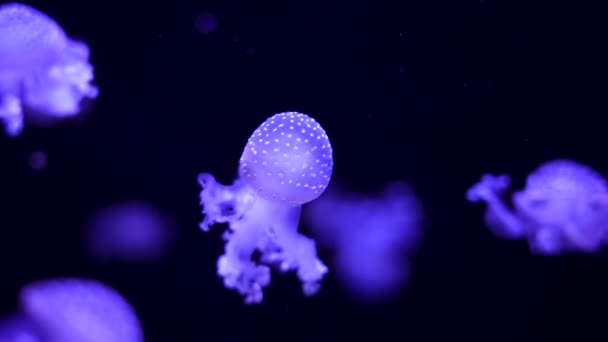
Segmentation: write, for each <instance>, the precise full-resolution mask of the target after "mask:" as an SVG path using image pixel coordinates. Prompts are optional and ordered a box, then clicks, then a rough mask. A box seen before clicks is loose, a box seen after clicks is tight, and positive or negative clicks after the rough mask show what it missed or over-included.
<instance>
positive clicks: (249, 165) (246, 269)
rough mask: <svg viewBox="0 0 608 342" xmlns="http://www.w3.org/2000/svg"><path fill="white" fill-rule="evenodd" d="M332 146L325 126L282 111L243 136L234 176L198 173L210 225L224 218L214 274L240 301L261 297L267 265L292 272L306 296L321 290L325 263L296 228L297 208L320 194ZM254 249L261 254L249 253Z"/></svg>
mask: <svg viewBox="0 0 608 342" xmlns="http://www.w3.org/2000/svg"><path fill="white" fill-rule="evenodd" d="M332 168H333V156H332V149H331V145H330V143H329V138H328V137H327V135H326V134H325V131H324V130H323V128H322V127H321V125H319V124H318V123H317V122H316V121H315V120H314V119H313V118H311V117H309V116H307V115H305V114H301V113H297V112H287V113H280V114H276V115H274V116H272V117H270V118H268V119H267V120H266V121H265V122H264V123H263V124H262V125H261V126H260V127H258V128H257V129H256V130H255V131H254V132H253V134H252V135H251V137H250V138H249V141H248V142H247V145H246V146H245V149H244V151H243V154H242V156H241V159H240V163H239V178H238V179H237V180H235V182H234V183H233V184H232V185H228V186H227V185H222V184H220V183H218V182H217V181H216V180H215V178H214V177H213V176H212V175H211V174H208V173H203V174H200V175H199V177H198V181H199V183H200V185H201V186H202V188H203V190H202V192H201V196H200V197H201V205H202V206H203V214H204V215H205V218H204V220H203V222H202V223H201V225H200V227H201V229H203V231H208V230H209V228H210V226H212V225H214V224H216V223H228V225H229V229H228V231H227V232H226V233H225V234H224V240H225V241H226V246H225V253H224V255H222V256H221V257H220V258H219V260H218V263H217V265H218V274H219V275H220V276H221V277H222V278H224V285H225V286H226V287H227V288H231V289H235V290H237V291H238V292H239V293H240V294H241V295H243V296H244V297H245V303H247V304H253V303H260V302H261V301H262V299H263V293H262V289H263V287H265V286H267V285H268V284H269V283H270V269H269V267H268V266H267V265H270V266H276V267H277V268H278V269H279V270H280V271H282V272H287V271H291V270H295V271H296V272H297V275H298V277H299V278H300V280H301V281H302V290H303V292H304V294H305V295H307V296H312V295H314V294H316V293H317V292H318V290H319V288H320V282H321V280H322V278H323V276H324V275H325V273H327V267H326V266H325V265H324V264H323V262H321V260H319V258H318V257H317V252H316V246H315V242H314V241H313V240H312V239H309V238H307V237H305V236H304V235H301V234H299V233H298V223H299V221H300V212H301V206H302V205H303V204H305V203H308V202H311V201H313V200H314V199H316V198H317V197H319V196H320V195H321V194H322V193H323V191H324V190H325V188H326V187H327V185H328V184H329V180H330V178H331V173H332ZM255 251H258V252H260V254H261V256H260V258H259V260H258V261H257V262H256V261H254V260H253V259H252V256H253V254H254V252H255Z"/></svg>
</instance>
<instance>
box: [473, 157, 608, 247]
mask: <svg viewBox="0 0 608 342" xmlns="http://www.w3.org/2000/svg"><path fill="white" fill-rule="evenodd" d="M510 182H511V181H510V178H509V177H508V176H506V175H501V176H494V175H490V174H486V175H484V176H483V177H482V178H481V181H480V182H479V183H477V184H475V185H474V186H473V187H471V188H470V189H469V191H468V192H467V199H468V200H469V201H471V202H485V203H486V204H487V210H486V214H485V221H486V224H487V225H488V226H489V227H490V229H491V230H492V231H494V233H495V234H497V235H498V236H500V237H503V238H507V239H520V238H526V239H528V244H529V246H530V249H531V251H532V252H533V253H537V254H543V255H555V254H559V253H563V252H568V251H570V252H587V253H590V252H595V251H597V250H599V249H600V248H601V247H602V245H603V244H604V243H605V242H606V238H607V231H608V185H607V183H606V181H605V180H604V178H602V176H601V175H600V174H599V173H597V172H596V171H594V170H593V169H591V168H589V167H587V166H585V165H581V164H579V163H577V162H574V161H570V160H554V161H550V162H547V163H545V164H543V165H541V166H540V167H539V168H538V169H536V170H535V171H534V172H532V173H531V174H530V175H529V176H528V178H527V180H526V187H525V188H524V189H523V190H521V191H518V192H515V193H514V194H513V197H512V204H513V205H512V206H510V205H509V204H507V203H505V202H504V201H503V200H502V198H501V196H502V195H504V194H505V193H506V192H507V190H508V188H509V185H510Z"/></svg>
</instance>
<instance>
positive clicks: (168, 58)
mask: <svg viewBox="0 0 608 342" xmlns="http://www.w3.org/2000/svg"><path fill="white" fill-rule="evenodd" d="M28 4H30V5H32V6H34V7H36V8H38V9H39V10H41V11H43V12H45V13H47V14H48V15H49V16H51V17H52V18H54V19H56V20H57V21H58V22H59V23H61V25H62V26H63V28H64V29H65V30H66V31H67V32H68V33H69V34H70V35H71V36H73V37H75V38H80V39H83V40H85V41H86V42H87V43H88V44H89V47H90V48H91V51H92V56H91V60H92V64H93V65H94V66H95V75H96V81H95V83H96V84H97V85H99V87H100V90H101V93H100V97H99V98H98V100H97V101H96V103H95V106H94V108H93V111H92V113H91V115H88V116H86V117H83V120H76V122H67V123H65V124H63V125H60V126H57V127H53V128H35V127H31V126H30V127H27V129H26V131H25V132H24V134H23V135H22V136H20V137H18V138H17V139H9V138H7V137H5V136H1V137H0V215H1V216H0V217H1V218H2V220H1V221H0V232H1V234H2V235H1V236H0V272H1V274H2V275H1V278H0V279H1V281H0V303H1V307H0V310H1V313H9V312H11V311H13V310H15V309H16V307H17V303H16V296H17V293H18V290H19V288H20V287H21V286H23V285H24V284H25V283H27V282H29V281H32V280H35V279H41V278H47V277H58V276H78V277H93V278H96V279H99V280H101V281H103V282H105V283H107V284H109V285H111V286H113V287H115V288H116V289H117V290H119V291H120V292H121V293H122V294H123V295H124V296H125V297H126V298H127V299H128V300H129V301H130V302H131V303H132V304H133V305H134V307H135V308H136V310H137V311H138V314H139V317H140V319H141V320H142V322H143V326H144V329H145V333H146V337H147V340H148V341H245V340H252V341H262V340H265V341H335V340H345V341H348V340H353V339H361V340H364V339H368V340H369V339H371V340H373V341H396V340H399V341H527V340H530V341H532V340H534V341H549V340H551V341H556V340H564V341H593V340H603V341H605V340H606V339H607V338H608V332H606V329H605V328H604V327H605V324H606V322H607V321H608V314H607V312H608V278H606V274H608V255H607V254H606V253H605V252H602V253H598V254H596V255H590V256H589V255H587V256H586V255H571V256H560V257H552V258H547V257H540V256H533V255H531V254H530V252H529V251H528V249H527V245H526V243H525V242H524V241H515V242H514V241H503V240H500V239H498V238H496V237H494V236H493V235H492V233H491V232H490V231H489V230H488V229H487V228H486V227H485V225H484V224H483V217H482V213H483V207H482V206H478V205H472V204H469V203H467V202H466V200H465V198H464V193H465V191H466V189H467V188H468V187H469V186H470V185H472V184H473V183H474V182H476V181H477V180H478V178H479V176H480V175H481V174H482V173H485V172H500V173H507V174H510V175H512V177H513V178H514V180H515V185H517V186H521V185H523V181H524V179H525V176H526V175H527V174H528V173H529V172H530V171H531V170H532V169H533V168H535V167H536V166H538V165H539V164H540V163H542V162H545V161H547V160H550V159H553V158H572V159H575V160H577V161H580V162H583V163H586V164H588V165H590V166H592V167H594V168H595V169H597V170H598V171H600V172H602V173H604V174H606V173H607V172H608V153H606V146H608V144H607V143H608V138H607V137H606V133H605V132H606V125H605V121H606V120H605V119H604V116H605V115H606V114H607V113H608V111H607V110H608V98H607V96H606V94H607V92H606V91H607V89H606V88H607V87H606V76H607V75H606V66H605V64H606V62H607V61H608V58H606V57H607V56H606V52H605V51H604V50H605V46H606V41H607V39H606V35H605V34H604V30H603V28H602V27H601V24H602V23H601V20H605V18H604V15H603V14H602V11H601V10H600V8H599V7H598V8H591V7H585V6H584V5H583V2H576V1H574V0H572V1H567V2H565V1H550V2H549V1H547V2H542V3H541V2H533V1H523V0H522V1H517V0H515V1H499V0H483V1H479V0H476V1H475V0H470V1H464V0H451V1H428V0H425V1H392V2H388V1H367V0H360V1H353V2H346V1H345V2H338V1H328V0H325V1H323V0H307V1H300V0H286V1H276V2H275V1H238V0H215V1H204V0H200V1H181V0H175V1H167V0H158V1H149V2H136V1H123V2H118V1H101V0H92V1H80V2H67V1H61V0H55V1H32V2H28ZM598 6H600V4H598ZM201 11H211V12H213V13H215V14H216V15H217V17H218V21H219V27H218V31H216V32H214V33H212V34H210V35H202V34H200V33H198V32H197V31H196V29H195V25H194V23H195V18H196V16H197V15H198V14H199V13H200V12H201ZM289 110H294V111H301V112H304V113H307V114H309V115H311V116H313V117H314V118H316V119H317V120H318V121H319V122H320V123H321V124H322V125H323V126H324V128H325V129H326V131H327V133H328V135H329V137H330V139H331V141H332V145H333V149H334V158H335V159H334V161H335V169H334V179H335V180H337V181H340V182H341V183H343V184H346V185H348V186H350V187H351V189H353V190H358V191H374V190H378V189H381V188H382V187H383V186H384V185H385V184H386V183H388V182H389V181H392V180H397V179H401V180H405V181H408V182H410V183H411V184H412V185H413V186H414V188H415V189H416V191H417V193H418V194H419V196H420V198H421V200H422V201H423V204H424V206H425V208H426V211H427V214H428V218H429V225H428V227H427V231H426V234H425V238H424V240H423V241H422V245H421V248H420V251H419V253H418V254H417V255H416V256H415V258H414V260H413V267H414V272H413V274H412V277H411V280H410V282H409V284H408V286H407V288H405V289H404V291H403V294H402V296H401V297H400V298H398V299H397V300H395V301H394V302H392V303H390V304H387V305H384V306H379V307H375V308H364V307H361V306H359V305H357V304H356V303H354V302H352V301H351V300H350V299H349V298H348V297H347V296H346V295H345V294H344V293H343V291H342V290H341V289H340V288H339V287H338V285H337V284H336V282H335V280H334V279H333V278H332V276H331V275H330V276H329V277H328V278H327V279H326V280H325V282H324V284H323V290H322V291H321V292H320V294H319V295H318V296H316V297H314V298H311V299H306V298H303V296H302V295H301V294H300V288H299V285H298V283H297V280H296V278H295V276H283V277H278V276H275V277H274V278H273V283H272V285H271V287H270V288H269V289H268V290H267V291H266V298H265V300H264V302H263V304H262V305H259V306H253V307H247V306H244V305H243V304H242V300H241V299H240V298H239V297H238V296H237V294H236V293H235V292H233V291H228V290H226V289H224V287H223V285H222V283H221V279H220V278H218V277H217V276H216V271H215V261H216V259H217V257H218V256H219V255H220V254H221V253H222V244H221V242H220V240H219V233H216V234H203V233H202V232H201V231H200V230H199V229H198V223H199V221H200V220H201V210H200V208H199V205H198V192H199V190H200V188H199V186H198V185H197V183H196V176H197V174H198V173H199V172H203V171H208V172H212V173H213V174H215V175H216V176H217V177H218V179H219V180H221V181H224V182H228V181H231V180H232V178H233V177H234V176H235V175H236V168H237V163H238V158H239V156H240V153H241V151H242V148H243V146H244V144H245V142H246V140H247V138H248V137H249V135H250V134H251V132H252V131H253V130H254V129H255V128H256V127H257V126H258V125H259V124H260V123H261V122H262V121H264V120H265V119H266V118H267V117H268V116H270V115H272V114H274V113H278V112H281V111H289ZM36 150H42V151H44V152H46V153H47V155H48V158H49V162H48V166H47V168H46V169H44V170H42V171H34V170H31V169H30V167H29V164H28V156H29V153H30V152H32V151H36ZM133 198H135V199H143V200H147V201H149V202H151V203H152V204H154V205H156V206H158V207H159V208H161V209H162V210H163V211H165V212H168V213H170V214H172V215H174V216H175V217H176V218H177V220H178V222H179V227H180V231H179V234H180V237H179V239H178V241H177V244H176V245H175V247H174V249H173V250H172V252H171V253H170V255H168V256H167V257H166V258H165V259H163V260H162V261H161V262H158V263H155V264H151V265H137V266H135V265H131V266H129V265H120V264H112V265H100V264H97V263H95V262H94V261H92V260H90V259H89V258H88V257H87V256H86V254H85V253H84V248H83V245H82V242H81V238H80V236H81V229H82V226H83V222H85V220H86V219H87V217H88V215H90V214H91V213H92V212H93V211H94V210H95V209H96V208H98V207H100V206H105V205H108V204H112V203H114V202H117V201H120V200H126V199H133ZM302 229H303V230H304V231H306V227H303V228H302ZM321 253H322V255H323V251H321Z"/></svg>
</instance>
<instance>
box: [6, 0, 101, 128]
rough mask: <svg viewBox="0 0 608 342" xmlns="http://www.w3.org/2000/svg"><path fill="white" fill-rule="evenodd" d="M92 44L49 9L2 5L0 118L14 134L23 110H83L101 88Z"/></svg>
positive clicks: (56, 114)
mask: <svg viewBox="0 0 608 342" xmlns="http://www.w3.org/2000/svg"><path fill="white" fill-rule="evenodd" d="M88 59H89V49H88V47H87V46H86V45H85V44H84V43H82V42H77V41H74V40H71V39H69V38H68V37H67V36H66V34H65V32H64V31H63V30H62V28H61V27H60V26H59V25H58V24H57V23H56V22H55V21H54V20H53V19H51V18H49V17H48V16H46V15H45V14H43V13H41V12H39V11H37V10H35V9H33V8H31V7H28V6H26V5H23V4H18V3H11V4H5V5H1V6H0V120H3V121H4V125H5V130H6V132H7V134H9V135H10V136H16V135H19V133H21V131H22V130H23V121H24V115H23V112H24V110H27V111H29V112H31V113H38V114H41V115H44V116H48V117H56V118H62V117H69V116H73V115H76V114H78V113H79V111H80V102H81V100H82V99H84V98H91V99H93V98H95V97H97V95H98V89H97V87H95V86H93V85H92V84H90V82H91V81H92V80H93V67H92V66H91V65H90V64H89V62H88Z"/></svg>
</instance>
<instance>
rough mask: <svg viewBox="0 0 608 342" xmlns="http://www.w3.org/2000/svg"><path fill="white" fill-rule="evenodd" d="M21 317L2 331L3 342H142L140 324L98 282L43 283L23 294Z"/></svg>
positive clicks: (112, 292)
mask: <svg viewBox="0 0 608 342" xmlns="http://www.w3.org/2000/svg"><path fill="white" fill-rule="evenodd" d="M19 297H20V301H19V302H20V305H21V310H22V313H21V314H20V315H15V316H14V317H11V318H10V319H6V320H5V321H4V322H2V324H1V325H0V338H1V341H3V342H109V341H112V342H143V340H144V335H143V331H142V328H141V324H140V322H139V319H138V318H137V314H136V313H135V310H134V309H133V308H132V307H131V305H130V304H129V303H128V302H127V301H126V300H125V299H124V298H123V297H122V296H121V295H120V294H119V293H118V292H116V291H115V290H114V289H112V288H110V287H108V286H107V285H104V284H102V283H100V282H98V281H96V280H91V279H78V278H60V279H50V280H41V281H37V282H34V283H31V284H29V285H26V286H25V287H23V288H22V289H21V293H20V296H19Z"/></svg>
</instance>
